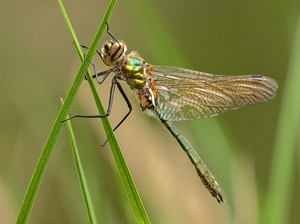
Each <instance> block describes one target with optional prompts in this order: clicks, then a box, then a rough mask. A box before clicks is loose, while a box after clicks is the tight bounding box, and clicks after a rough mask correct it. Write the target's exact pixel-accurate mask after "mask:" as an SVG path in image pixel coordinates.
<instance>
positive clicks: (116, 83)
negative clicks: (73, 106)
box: [62, 70, 132, 131]
mask: <svg viewBox="0 0 300 224" xmlns="http://www.w3.org/2000/svg"><path fill="white" fill-rule="evenodd" d="M105 72H106V73H108V74H109V72H110V70H107V71H105ZM108 74H107V75H108ZM107 75H105V76H106V77H107ZM106 77H105V78H106ZM116 86H117V87H118V90H119V92H120V93H121V95H122V97H123V98H124V100H125V102H126V103H127V107H128V112H127V114H126V115H125V116H124V117H123V118H122V120H121V121H120V122H119V123H118V124H117V126H116V127H115V128H114V129H113V131H115V130H116V129H117V128H118V127H119V126H120V125H121V124H122V123H123V122H124V121H125V120H126V118H127V117H128V116H129V114H130V113H131V111H132V105H131V103H130V101H129V99H128V97H127V95H126V94H125V92H124V90H123V88H122V86H121V84H120V83H119V82H118V80H117V78H116V76H115V77H114V78H113V79H112V84H111V88H110V94H109V101H108V108H107V112H106V114H105V115H74V116H72V117H70V118H69V119H66V120H63V121H62V122H65V121H67V120H72V119H74V118H104V117H108V116H109V115H110V113H111V109H112V105H113V99H114V94H115V88H116Z"/></svg>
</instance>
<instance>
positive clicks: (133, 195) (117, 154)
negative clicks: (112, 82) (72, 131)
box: [63, 1, 150, 223]
mask: <svg viewBox="0 0 300 224" xmlns="http://www.w3.org/2000/svg"><path fill="white" fill-rule="evenodd" d="M115 2H116V1H112V3H111V5H110V6H109V9H110V8H111V7H112V8H113V6H114V4H115ZM63 12H64V17H65V19H66V22H67V25H68V27H69V29H70V33H71V35H72V38H73V40H74V43H75V46H76V48H77V51H78V54H79V56H80V58H81V60H83V59H84V55H83V52H82V50H81V47H80V44H79V42H78V40H77V38H76V35H75V32H74V31H73V28H72V25H71V22H70V20H69V18H68V16H67V14H66V12H65V11H64V10H63ZM106 21H108V19H107V17H104V18H103V21H102V24H103V22H106ZM99 39H100V38H99ZM92 47H93V45H91V46H90V49H89V51H88V54H87V55H86V58H91V57H89V52H90V51H91V49H92ZM95 50H96V49H94V51H95ZM87 78H88V82H89V85H90V88H91V91H92V94H93V97H94V100H95V103H96V106H97V108H98V111H99V114H106V113H105V110H104V108H103V106H102V103H101V101H100V98H99V96H98V92H97V90H96V87H95V85H94V82H93V80H92V77H91V74H90V73H89V72H88V75H87ZM101 121H102V124H103V127H104V130H105V133H106V135H107V138H108V142H109V144H110V146H111V150H112V153H113V156H114V158H115V161H116V164H117V167H118V171H119V173H120V176H121V179H122V182H123V184H124V187H125V190H126V193H127V195H128V197H129V200H130V203H131V206H132V208H133V211H134V214H135V217H136V220H137V221H138V223H150V220H149V218H148V215H147V213H146V210H145V208H144V206H143V203H142V201H141V198H140V196H139V194H138V191H137V188H136V186H135V184H134V181H133V179H132V176H131V173H130V171H129V169H128V166H127V164H126V162H125V159H124V156H123V154H122V151H121V149H120V147H119V144H118V142H117V140H116V138H115V136H114V133H113V131H112V128H111V125H110V123H109V121H108V119H107V118H102V119H101Z"/></svg>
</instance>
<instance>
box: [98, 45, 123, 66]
mask: <svg viewBox="0 0 300 224" xmlns="http://www.w3.org/2000/svg"><path fill="white" fill-rule="evenodd" d="M126 51H127V46H126V44H125V43H124V41H122V40H118V41H116V40H110V41H107V42H106V43H105V44H104V45H103V47H102V49H101V54H102V59H103V62H104V63H105V64H106V65H108V66H111V65H115V64H116V63H117V62H118V61H119V60H120V59H122V58H123V57H124V56H125V52H126Z"/></svg>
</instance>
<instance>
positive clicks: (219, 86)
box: [151, 66, 278, 121]
mask: <svg viewBox="0 0 300 224" xmlns="http://www.w3.org/2000/svg"><path fill="white" fill-rule="evenodd" d="M151 74H152V75H153V77H154V79H155V83H156V89H157V91H158V93H159V98H158V105H157V108H156V110H157V111H158V113H159V114H160V115H161V116H162V118H164V119H166V120H170V121H179V120H194V119H200V118H207V117H212V116H216V115H218V114H222V113H224V112H226V111H230V110H235V109H238V108H241V107H244V106H246V105H249V104H255V103H259V102H264V101H268V100H270V99H272V98H274V96H275V94H276V91H277V89H278V84H277V82H276V81H275V80H273V79H271V78H269V77H266V76H261V75H241V76H225V75H213V74H209V73H205V72H198V71H193V70H188V69H183V68H178V67H172V66H154V69H153V70H152V71H151Z"/></svg>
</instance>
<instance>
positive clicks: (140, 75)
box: [122, 52, 147, 89]
mask: <svg viewBox="0 0 300 224" xmlns="http://www.w3.org/2000/svg"><path fill="white" fill-rule="evenodd" d="M123 63H124V64H123V66H122V75H123V76H125V77H124V78H125V79H124V80H125V81H126V82H127V83H128V85H129V86H130V87H131V88H133V89H143V88H144V87H145V85H146V78H147V74H145V69H144V68H145V61H144V59H142V58H141V57H140V56H139V55H137V53H136V52H132V53H131V54H129V55H128V57H127V58H126V59H125V60H124V62H123Z"/></svg>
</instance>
